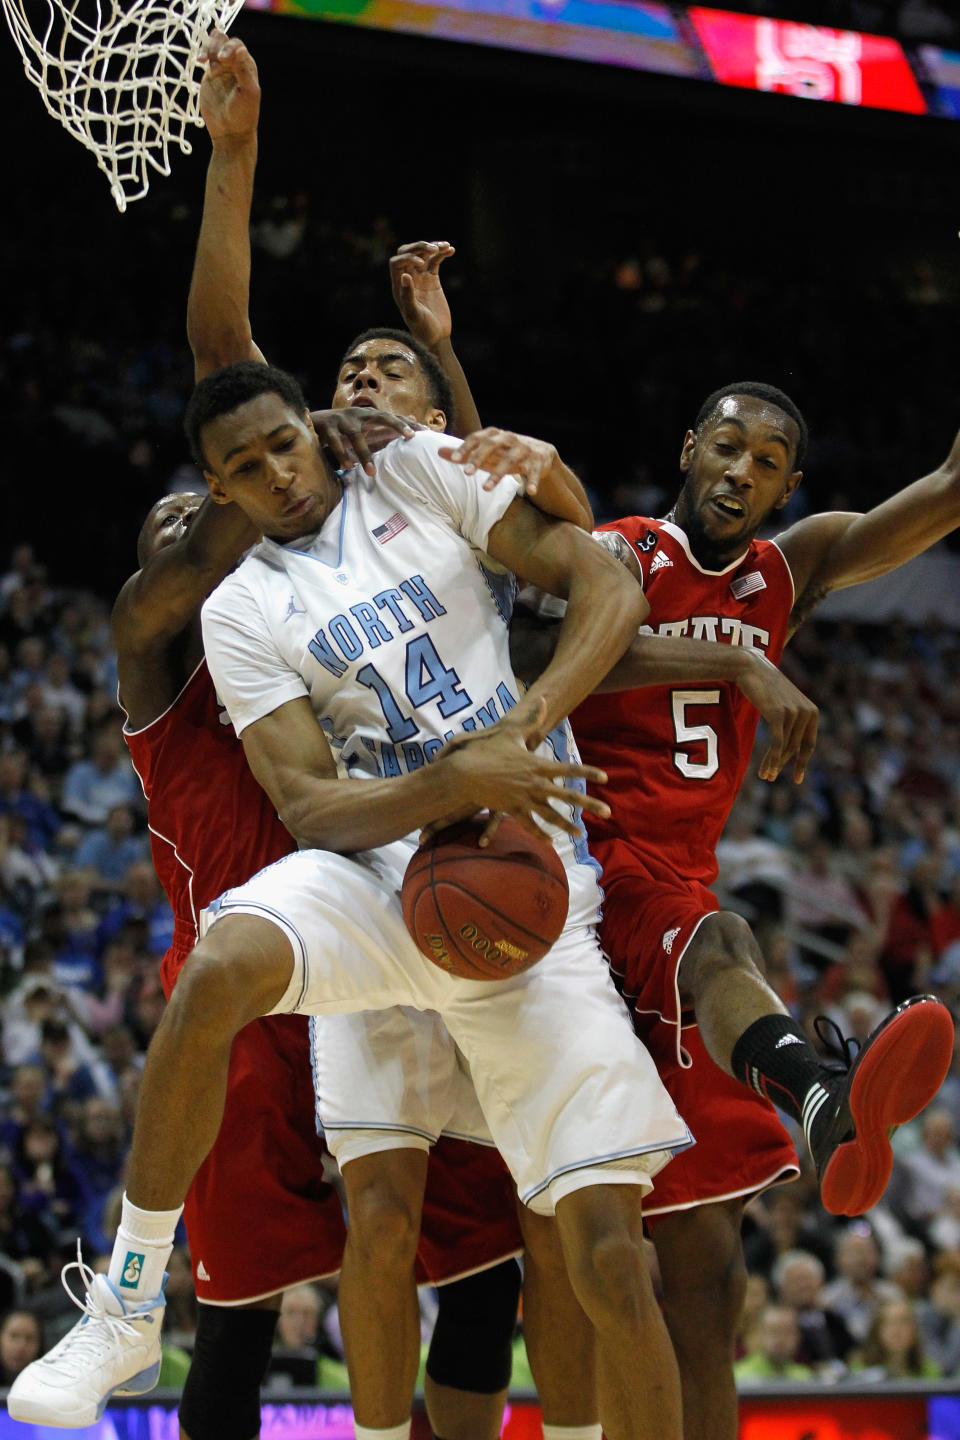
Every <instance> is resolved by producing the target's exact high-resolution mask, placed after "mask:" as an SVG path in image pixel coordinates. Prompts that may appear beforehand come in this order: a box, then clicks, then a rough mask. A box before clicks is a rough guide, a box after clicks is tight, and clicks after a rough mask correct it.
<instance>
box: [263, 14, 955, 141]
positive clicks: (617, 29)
mask: <svg viewBox="0 0 960 1440" xmlns="http://www.w3.org/2000/svg"><path fill="white" fill-rule="evenodd" d="M247 6H248V8H249V9H252V10H273V11H276V12H278V13H281V14H286V15H301V16H312V17H314V18H316V19H321V20H334V21H340V22H343V23H345V24H350V25H363V26H368V27H373V28H376V29H380V30H399V31H402V32H404V33H405V34H409V35H421V36H429V37H432V38H434V39H440V40H459V41H466V42H469V43H471V44H475V45H493V46H499V47H501V48H506V49H511V50H526V51H530V52H533V53H536V54H539V55H555V56H563V57H566V58H568V59H576V60H591V61H594V62H599V63H601V64H606V65H618V66H621V67H626V68H628V69H633V70H648V71H654V72H657V73H659V74H666V75H678V76H682V77H687V78H689V79H699V80H714V81H717V82H719V83H720V84H721V85H733V86H737V87H739V88H741V89H748V90H760V91H767V92H769V93H772V94H781V95H794V96H799V97H801V98H803V99H808V100H826V101H828V102H834V103H838V104H841V105H858V106H862V107H864V108H870V109H879V110H894V111H900V112H902V113H905V114H910V115H940V116H944V117H947V118H950V119H960V53H954V52H952V51H949V50H943V49H941V48H940V47H939V46H937V45H918V46H916V47H910V48H909V50H908V49H905V48H904V46H902V45H901V44H900V42H899V41H898V40H894V39H892V38H890V37H889V36H885V35H865V34H861V33H860V32H859V31H855V30H835V29H830V28H828V27H826V26H823V25H806V24H802V23H800V22H799V21H794V20H770V19H768V18H766V17H764V16H758V15H741V14H738V13H737V12H735V11H732V10H716V9H713V8H712V7H706V6H702V5H692V6H688V5H676V4H674V5H666V4H659V3H654V0H247Z"/></svg>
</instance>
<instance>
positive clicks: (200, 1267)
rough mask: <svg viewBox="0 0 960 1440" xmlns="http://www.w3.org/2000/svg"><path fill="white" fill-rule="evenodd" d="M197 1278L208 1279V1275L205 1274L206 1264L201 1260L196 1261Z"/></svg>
mask: <svg viewBox="0 0 960 1440" xmlns="http://www.w3.org/2000/svg"><path fill="white" fill-rule="evenodd" d="M197 1279H198V1280H209V1279H210V1276H209V1275H208V1274H207V1267H206V1265H204V1263H203V1261H202V1260H198V1261H197Z"/></svg>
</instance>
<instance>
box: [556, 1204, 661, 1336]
mask: <svg viewBox="0 0 960 1440" xmlns="http://www.w3.org/2000/svg"><path fill="white" fill-rule="evenodd" d="M568 1266H569V1267H570V1281H571V1284H572V1285H573V1288H574V1290H575V1291H576V1294H577V1298H578V1299H579V1301H580V1304H581V1305H582V1306H583V1308H584V1310H586V1312H587V1314H588V1315H589V1316H590V1318H591V1320H592V1321H593V1322H594V1324H597V1323H600V1324H608V1325H611V1326H624V1327H630V1328H632V1327H633V1326H634V1325H635V1324H636V1323H637V1322H638V1321H639V1320H640V1319H641V1317H642V1315H643V1313H644V1312H645V1311H646V1310H647V1309H648V1308H649V1306H650V1305H651V1304H652V1303H653V1288H652V1286H651V1283H650V1276H649V1273H648V1270H647V1262H646V1258H645V1256H644V1253H643V1246H642V1244H641V1242H640V1241H639V1240H638V1239H637V1238H636V1237H635V1236H634V1235H632V1234H631V1233H630V1231H629V1230H628V1229H626V1228H610V1229H600V1230H598V1231H596V1232H594V1233H593V1234H591V1235H588V1236H586V1237H584V1243H583V1244H582V1245H580V1246H578V1247H577V1249H576V1251H575V1253H574V1254H573V1255H572V1256H570V1257H568Z"/></svg>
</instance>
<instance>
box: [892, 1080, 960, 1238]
mask: <svg viewBox="0 0 960 1440" xmlns="http://www.w3.org/2000/svg"><path fill="white" fill-rule="evenodd" d="M920 1135H921V1141H920V1144H919V1145H918V1146H917V1148H916V1149H915V1150H910V1151H908V1152H907V1154H905V1155H903V1156H902V1157H900V1158H898V1160H897V1162H896V1163H897V1169H898V1170H899V1172H900V1174H899V1175H898V1176H897V1177H896V1181H897V1183H896V1186H895V1192H896V1197H897V1201H898V1203H899V1206H900V1208H901V1209H902V1210H903V1212H904V1213H905V1214H906V1216H907V1217H908V1218H909V1219H910V1220H912V1221H914V1222H915V1223H916V1224H920V1225H927V1224H929V1223H930V1221H932V1220H933V1219H934V1218H935V1217H936V1215H937V1214H938V1212H939V1211H940V1210H941V1209H942V1208H943V1205H944V1203H945V1201H946V1198H947V1195H948V1194H949V1192H950V1191H951V1190H953V1189H955V1188H956V1187H957V1186H960V1148H958V1146H957V1143H956V1136H955V1131H954V1124H953V1116H952V1115H951V1114H950V1112H949V1110H945V1109H942V1108H941V1107H939V1106H935V1107H931V1108H930V1109H928V1110H927V1111H926V1112H925V1113H924V1115H923V1117H922V1120H921V1130H920Z"/></svg>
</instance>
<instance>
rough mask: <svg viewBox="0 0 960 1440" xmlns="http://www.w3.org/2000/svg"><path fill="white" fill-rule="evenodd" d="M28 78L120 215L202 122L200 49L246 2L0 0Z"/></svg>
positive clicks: (187, 146) (165, 169) (186, 151)
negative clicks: (88, 156)
mask: <svg viewBox="0 0 960 1440" xmlns="http://www.w3.org/2000/svg"><path fill="white" fill-rule="evenodd" d="M0 4H2V5H3V9H4V12H5V14H6V17H7V24H8V25H9V26H10V31H11V33H12V35H13V38H14V40H15V41H16V43H17V48H18V49H19V51H20V54H21V56H22V57H23V65H24V69H25V70H26V73H27V79H28V80H29V81H30V82H31V84H33V85H35V86H36V87H37V89H38V90H39V91H40V94H41V96H42V97H43V103H44V105H45V106H46V107H47V109H48V110H49V112H50V114H51V115H52V116H53V117H54V119H56V120H59V121H60V124H61V125H62V126H63V127H64V129H65V130H67V131H68V132H69V133H70V134H71V135H72V136H73V137H74V139H76V140H79V141H80V143H81V145H85V146H86V148H87V149H88V150H92V151H93V154H94V155H95V156H96V160H97V164H98V165H99V166H100V169H101V170H102V171H103V173H104V174H105V175H106V177H107V179H108V181H109V182H110V191H111V194H112V195H113V198H114V200H115V201H116V202H117V208H118V209H119V210H121V211H122V210H125V209H126V208H127V204H128V202H129V201H130V200H139V199H140V198H141V196H143V195H145V194H146V193H147V189H148V187H149V183H150V167H151V166H152V167H153V169H154V170H157V171H159V173H160V174H161V175H169V174H170V156H169V150H170V147H171V145H178V146H179V147H180V149H181V150H182V151H183V152H184V154H187V155H188V154H189V153H190V150H191V148H192V147H191V144H190V141H189V140H188V139H187V133H186V132H187V126H188V125H201V124H202V123H203V122H202V120H201V117H200V107H199V103H198V98H199V94H200V80H201V71H200V67H199V65H198V63H197V56H198V54H199V51H200V47H201V45H202V44H203V41H204V39H205V37H206V36H207V34H208V33H209V31H210V30H211V28H212V27H213V26H217V27H218V28H219V29H221V30H226V29H227V28H228V27H229V26H230V25H231V24H232V23H233V21H234V20H235V18H236V16H237V13H238V12H239V11H240V9H241V8H242V6H243V0H0Z"/></svg>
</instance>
